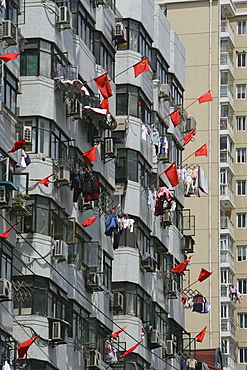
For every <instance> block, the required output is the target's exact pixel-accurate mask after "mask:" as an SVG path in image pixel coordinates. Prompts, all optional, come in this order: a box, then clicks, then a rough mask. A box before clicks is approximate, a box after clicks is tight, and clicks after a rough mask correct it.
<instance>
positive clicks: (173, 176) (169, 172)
mask: <svg viewBox="0 0 247 370" xmlns="http://www.w3.org/2000/svg"><path fill="white" fill-rule="evenodd" d="M164 172H165V174H166V176H167V178H168V180H169V181H170V183H171V186H176V185H178V184H179V180H178V172H177V166H176V164H175V163H172V164H171V165H170V166H169V167H168V168H167V169H166V170H165V171H164Z"/></svg>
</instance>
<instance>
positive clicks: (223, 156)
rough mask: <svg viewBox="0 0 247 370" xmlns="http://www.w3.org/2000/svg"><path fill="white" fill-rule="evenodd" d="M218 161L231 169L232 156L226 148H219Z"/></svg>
mask: <svg viewBox="0 0 247 370" xmlns="http://www.w3.org/2000/svg"><path fill="white" fill-rule="evenodd" d="M220 163H222V164H224V167H226V165H228V166H229V167H230V169H231V170H232V172H234V171H233V163H234V161H233V156H232V154H231V153H230V152H229V151H228V150H221V151H220Z"/></svg>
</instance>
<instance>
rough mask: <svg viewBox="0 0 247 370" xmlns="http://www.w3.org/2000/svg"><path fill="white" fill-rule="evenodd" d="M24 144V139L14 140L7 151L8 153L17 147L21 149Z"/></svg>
mask: <svg viewBox="0 0 247 370" xmlns="http://www.w3.org/2000/svg"><path fill="white" fill-rule="evenodd" d="M25 144H26V141H25V140H20V141H16V142H15V143H14V146H13V147H12V148H11V149H10V150H9V151H8V153H13V152H16V151H17V150H18V149H21V148H23V147H24V145H25Z"/></svg>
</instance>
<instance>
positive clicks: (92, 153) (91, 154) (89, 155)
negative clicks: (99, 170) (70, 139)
mask: <svg viewBox="0 0 247 370" xmlns="http://www.w3.org/2000/svg"><path fill="white" fill-rule="evenodd" d="M97 146H98V145H95V146H94V147H92V148H91V149H89V150H88V151H87V152H85V153H84V154H83V157H84V158H85V159H86V162H87V164H88V166H91V162H92V161H97V157H96V148H97Z"/></svg>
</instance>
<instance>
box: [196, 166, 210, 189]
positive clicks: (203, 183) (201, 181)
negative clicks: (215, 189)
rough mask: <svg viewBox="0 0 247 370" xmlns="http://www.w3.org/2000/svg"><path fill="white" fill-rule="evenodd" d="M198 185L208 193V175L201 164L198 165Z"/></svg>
mask: <svg viewBox="0 0 247 370" xmlns="http://www.w3.org/2000/svg"><path fill="white" fill-rule="evenodd" d="M198 187H199V189H200V190H201V191H202V192H203V193H205V194H208V183H207V177H206V174H205V172H204V171H203V169H202V168H201V167H200V166H199V167H198Z"/></svg>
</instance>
